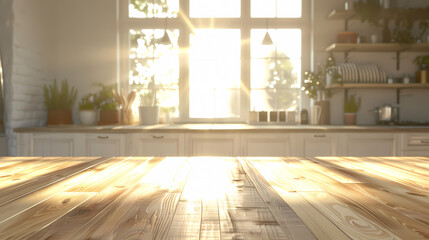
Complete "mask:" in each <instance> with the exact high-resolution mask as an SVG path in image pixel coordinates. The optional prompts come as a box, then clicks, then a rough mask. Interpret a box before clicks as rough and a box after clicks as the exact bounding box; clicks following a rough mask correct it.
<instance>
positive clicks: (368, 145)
mask: <svg viewBox="0 0 429 240" xmlns="http://www.w3.org/2000/svg"><path fill="white" fill-rule="evenodd" d="M346 139H347V140H346V144H347V155H348V156H350V157H382V156H385V157H390V156H395V155H396V151H395V149H396V143H397V141H396V140H395V135H394V134H384V133H353V134H352V133H349V134H346Z"/></svg>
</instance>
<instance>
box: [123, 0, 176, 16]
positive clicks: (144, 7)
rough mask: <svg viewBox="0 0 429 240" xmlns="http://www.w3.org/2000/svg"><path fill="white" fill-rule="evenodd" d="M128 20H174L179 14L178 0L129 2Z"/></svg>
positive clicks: (136, 0)
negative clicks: (167, 18)
mask: <svg viewBox="0 0 429 240" xmlns="http://www.w3.org/2000/svg"><path fill="white" fill-rule="evenodd" d="M128 12H129V17H130V18H166V17H169V18H175V17H177V14H178V13H179V0H130V1H129V4H128Z"/></svg>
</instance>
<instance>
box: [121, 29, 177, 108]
mask: <svg viewBox="0 0 429 240" xmlns="http://www.w3.org/2000/svg"><path fill="white" fill-rule="evenodd" d="M167 34H168V35H169V37H170V40H171V42H172V45H163V44H160V43H159V42H160V39H161V38H162V37H163V36H164V30H163V29H131V30H130V35H129V36H130V56H129V58H130V73H129V84H130V88H131V89H134V90H137V91H138V92H140V93H144V92H145V91H149V89H152V90H153V91H154V92H155V94H156V97H157V101H158V104H159V105H160V106H161V108H171V109H170V110H171V112H170V113H172V114H174V116H177V115H178V104H179V93H178V82H179V47H178V45H177V41H178V37H179V30H177V29H176V30H172V31H170V30H167Z"/></svg>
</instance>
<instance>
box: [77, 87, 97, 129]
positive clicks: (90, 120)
mask: <svg viewBox="0 0 429 240" xmlns="http://www.w3.org/2000/svg"><path fill="white" fill-rule="evenodd" d="M96 98H97V95H96V94H93V93H89V94H88V95H86V96H84V97H83V98H82V99H81V100H80V102H79V117H80V122H81V123H82V124H84V125H94V124H95V123H96V121H97V106H96V105H95V99H96Z"/></svg>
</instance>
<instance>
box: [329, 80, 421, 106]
mask: <svg viewBox="0 0 429 240" xmlns="http://www.w3.org/2000/svg"><path fill="white" fill-rule="evenodd" d="M326 89H332V90H333V89H344V96H347V94H348V90H349V89H395V90H396V104H400V102H401V98H400V96H401V95H400V92H401V89H429V83H407V84H404V83H393V84H389V83H344V84H333V85H330V86H326Z"/></svg>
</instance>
